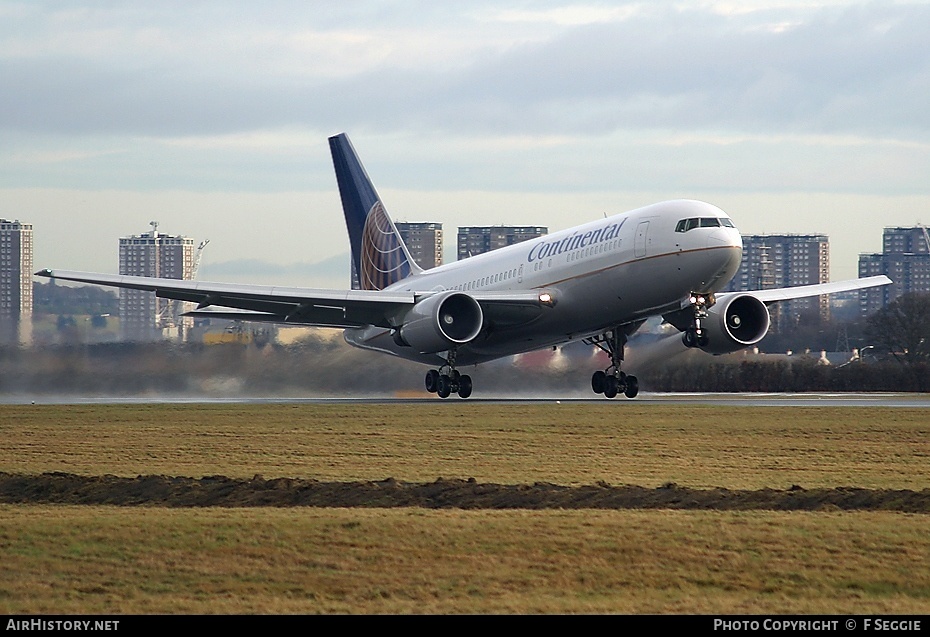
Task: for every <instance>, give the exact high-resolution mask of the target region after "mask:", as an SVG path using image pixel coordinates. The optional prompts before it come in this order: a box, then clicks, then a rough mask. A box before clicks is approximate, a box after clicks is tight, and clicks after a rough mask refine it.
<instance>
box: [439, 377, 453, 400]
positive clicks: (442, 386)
mask: <svg viewBox="0 0 930 637" xmlns="http://www.w3.org/2000/svg"><path fill="white" fill-rule="evenodd" d="M451 393H452V379H451V378H449V377H448V376H446V375H445V374H442V375H441V376H440V377H439V382H437V383H436V394H438V395H439V397H440V398H448V397H449V395H450V394H451Z"/></svg>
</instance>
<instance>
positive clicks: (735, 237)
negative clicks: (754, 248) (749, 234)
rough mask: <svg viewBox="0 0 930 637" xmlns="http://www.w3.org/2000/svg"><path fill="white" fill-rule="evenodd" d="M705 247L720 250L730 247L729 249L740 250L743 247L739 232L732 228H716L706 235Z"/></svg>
mask: <svg viewBox="0 0 930 637" xmlns="http://www.w3.org/2000/svg"><path fill="white" fill-rule="evenodd" d="M707 247H708V248H720V247H731V248H740V249H742V247H743V238H742V237H741V236H740V234H739V232H738V231H737V230H736V229H734V228H717V229H716V230H714V231H713V232H711V233H710V234H708V235H707Z"/></svg>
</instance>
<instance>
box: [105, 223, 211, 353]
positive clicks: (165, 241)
mask: <svg viewBox="0 0 930 637" xmlns="http://www.w3.org/2000/svg"><path fill="white" fill-rule="evenodd" d="M119 273H120V274H128V275H132V276H147V277H161V278H166V279H185V280H190V279H192V278H193V275H194V240H193V239H191V238H189V237H183V236H171V235H167V234H160V233H159V232H158V224H157V223H155V222H152V231H151V232H146V233H143V234H140V235H133V236H129V237H121V238H120V240H119ZM183 305H184V304H182V303H181V302H180V301H172V300H170V299H158V298H155V293H154V292H143V291H141V290H127V289H121V290H120V291H119V318H120V337H121V339H122V340H124V341H151V340H157V339H160V338H164V337H165V336H171V337H175V338H183V337H184V333H185V330H186V329H188V328H189V327H190V326H191V325H192V322H191V320H190V319H189V318H187V317H182V316H181V314H182V313H183V312H184V308H183V307H182V306H183Z"/></svg>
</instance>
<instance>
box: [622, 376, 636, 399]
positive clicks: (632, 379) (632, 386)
mask: <svg viewBox="0 0 930 637" xmlns="http://www.w3.org/2000/svg"><path fill="white" fill-rule="evenodd" d="M623 393H624V395H625V396H626V397H627V398H636V394H638V393H639V380H638V379H637V378H636V376H627V377H626V388H625V389H624V390H623Z"/></svg>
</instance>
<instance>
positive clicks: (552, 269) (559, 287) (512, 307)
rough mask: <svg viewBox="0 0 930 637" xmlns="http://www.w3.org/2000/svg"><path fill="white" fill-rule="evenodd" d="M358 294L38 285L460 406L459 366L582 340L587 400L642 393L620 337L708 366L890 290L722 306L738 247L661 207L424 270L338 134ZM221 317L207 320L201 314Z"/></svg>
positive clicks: (87, 277) (682, 208) (56, 273)
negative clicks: (310, 331) (171, 303)
mask: <svg viewBox="0 0 930 637" xmlns="http://www.w3.org/2000/svg"><path fill="white" fill-rule="evenodd" d="M329 145H330V150H331V151H332V156H333V164H334V165H335V170H336V179H337V182H338V184H339V193H340V195H341V197H342V206H343V211H344V213H345V220H346V227H347V229H348V233H349V240H350V243H351V247H352V266H353V269H354V271H355V272H356V273H357V274H358V277H359V282H360V286H361V289H359V290H322V289H312V288H285V287H276V286H263V285H239V284H223V283H206V282H198V281H180V280H176V279H157V278H147V277H137V276H118V275H108V274H94V273H86V272H72V271H64V270H42V271H41V272H38V273H37V274H38V275H39V276H45V277H52V278H58V279H64V280H68V281H80V282H84V283H94V284H98V285H108V286H114V287H120V288H131V289H136V290H148V291H151V292H154V293H155V295H156V296H158V297H161V298H166V299H175V300H179V301H190V302H193V303H196V304H197V308H196V309H195V310H193V311H191V312H189V314H192V315H209V316H213V317H221V318H222V317H227V318H233V319H237V320H249V321H263V322H271V323H281V324H287V325H314V326H325V327H340V328H344V330H345V332H344V334H345V340H346V341H347V342H349V343H350V344H352V345H355V346H356V347H361V348H364V349H370V350H375V351H379V352H385V353H388V354H393V355H395V356H401V357H403V358H407V359H410V360H414V361H419V362H422V363H426V364H428V365H430V366H431V369H430V370H429V371H428V372H427V374H426V389H427V390H429V391H430V392H434V393H436V394H438V395H439V396H440V397H442V398H447V397H448V396H450V395H451V394H453V393H457V394H458V395H459V396H460V397H462V398H467V397H468V396H470V395H471V393H472V379H471V377H470V376H468V375H463V374H461V373H460V371H459V369H458V367H460V366H466V365H475V364H478V363H482V362H486V361H490V360H493V359H496V358H501V357H504V356H511V355H514V354H519V353H522V352H529V351H532V350H536V349H541V348H547V347H553V346H556V345H560V344H563V343H567V342H569V341H577V340H582V341H584V342H587V343H590V344H592V345H596V346H598V347H600V348H601V349H603V350H604V351H605V352H606V353H607V354H608V356H609V358H610V364H609V366H608V367H607V368H606V369H603V370H597V371H595V372H594V375H593V376H592V377H591V387H592V389H593V390H594V391H595V392H596V393H599V394H603V395H604V396H607V397H608V398H613V397H615V396H617V395H618V394H621V393H622V394H624V395H626V396H627V397H629V398H633V397H635V396H636V395H637V393H638V392H639V383H638V381H637V379H636V377H635V376H633V375H630V374H626V373H624V372H623V371H621V365H622V362H623V352H624V347H625V345H626V342H627V339H628V337H629V336H630V335H631V334H632V333H633V332H635V331H636V330H637V329H638V328H639V327H640V326H641V325H642V324H643V322H644V321H645V320H646V319H648V318H649V317H653V316H662V317H663V318H664V319H665V321H666V322H668V323H670V324H671V325H673V326H674V327H676V328H677V329H679V330H680V331H681V332H682V340H683V342H684V344H685V345H686V346H688V347H696V348H699V349H701V350H704V351H706V352H709V353H712V354H723V353H727V352H733V351H736V350H739V349H741V348H744V347H747V346H750V345H753V344H755V343H758V342H759V341H760V340H762V338H763V337H764V336H765V334H766V332H767V331H768V329H769V313H768V308H767V305H768V304H770V303H773V302H777V301H783V300H787V299H795V298H800V297H805V296H816V295H821V294H829V293H832V292H844V291H849V290H856V289H860V288H865V287H870V286H875V285H885V284H888V283H890V280H889V279H888V278H887V277H884V276H879V277H870V278H866V279H855V280H851V281H844V282H838V283H825V284H820V285H809V286H803V287H795V288H781V289H775V290H760V291H755V292H726V293H718V292H719V290H721V289H722V288H723V287H724V286H725V285H726V284H727V282H728V281H729V280H730V278H731V277H733V275H734V274H735V273H736V271H737V269H738V268H739V265H740V260H741V258H742V239H741V237H740V233H739V231H738V230H737V229H736V227H735V226H734V225H733V221H732V220H731V219H730V218H729V217H728V216H727V215H726V214H725V213H724V212H723V211H722V210H720V209H719V208H717V207H715V206H712V205H710V204H707V203H703V202H700V201H691V200H677V201H665V202H662V203H657V204H653V205H650V206H646V207H644V208H638V209H636V210H631V211H629V212H625V213H621V214H617V215H615V216H611V217H607V218H604V219H598V220H597V221H592V222H590V223H586V224H584V225H581V226H576V227H574V228H569V229H568V230H562V231H560V232H556V233H554V234H550V235H547V236H544V237H539V238H536V239H532V240H530V241H526V242H524V243H519V244H515V245H512V246H508V247H506V248H501V249H499V250H495V251H493V252H488V253H485V254H481V255H477V256H474V257H471V258H469V259H464V260H461V261H456V262H454V263H449V264H446V265H443V266H440V267H437V268H434V269H431V270H426V271H424V270H422V269H420V268H419V267H418V266H417V264H416V263H415V262H414V261H413V259H412V258H411V257H410V253H409V252H408V250H407V247H406V246H405V245H404V242H403V241H402V239H401V238H400V235H399V234H398V232H397V228H396V227H395V226H394V222H393V221H391V218H390V217H389V216H388V214H387V211H386V210H385V208H384V206H383V204H382V202H381V198H380V197H379V196H378V193H377V191H376V190H375V188H374V186H373V185H372V183H371V180H370V179H369V178H368V175H367V173H366V172H365V169H364V167H363V166H362V164H361V162H360V161H359V159H358V157H357V155H356V153H355V149H354V148H353V147H352V144H351V142H349V138H348V137H347V136H346V135H345V134H340V135H336V136H334V137H331V138H330V139H329ZM208 307H212V308H221V309H220V310H216V309H213V310H206V308H208Z"/></svg>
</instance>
